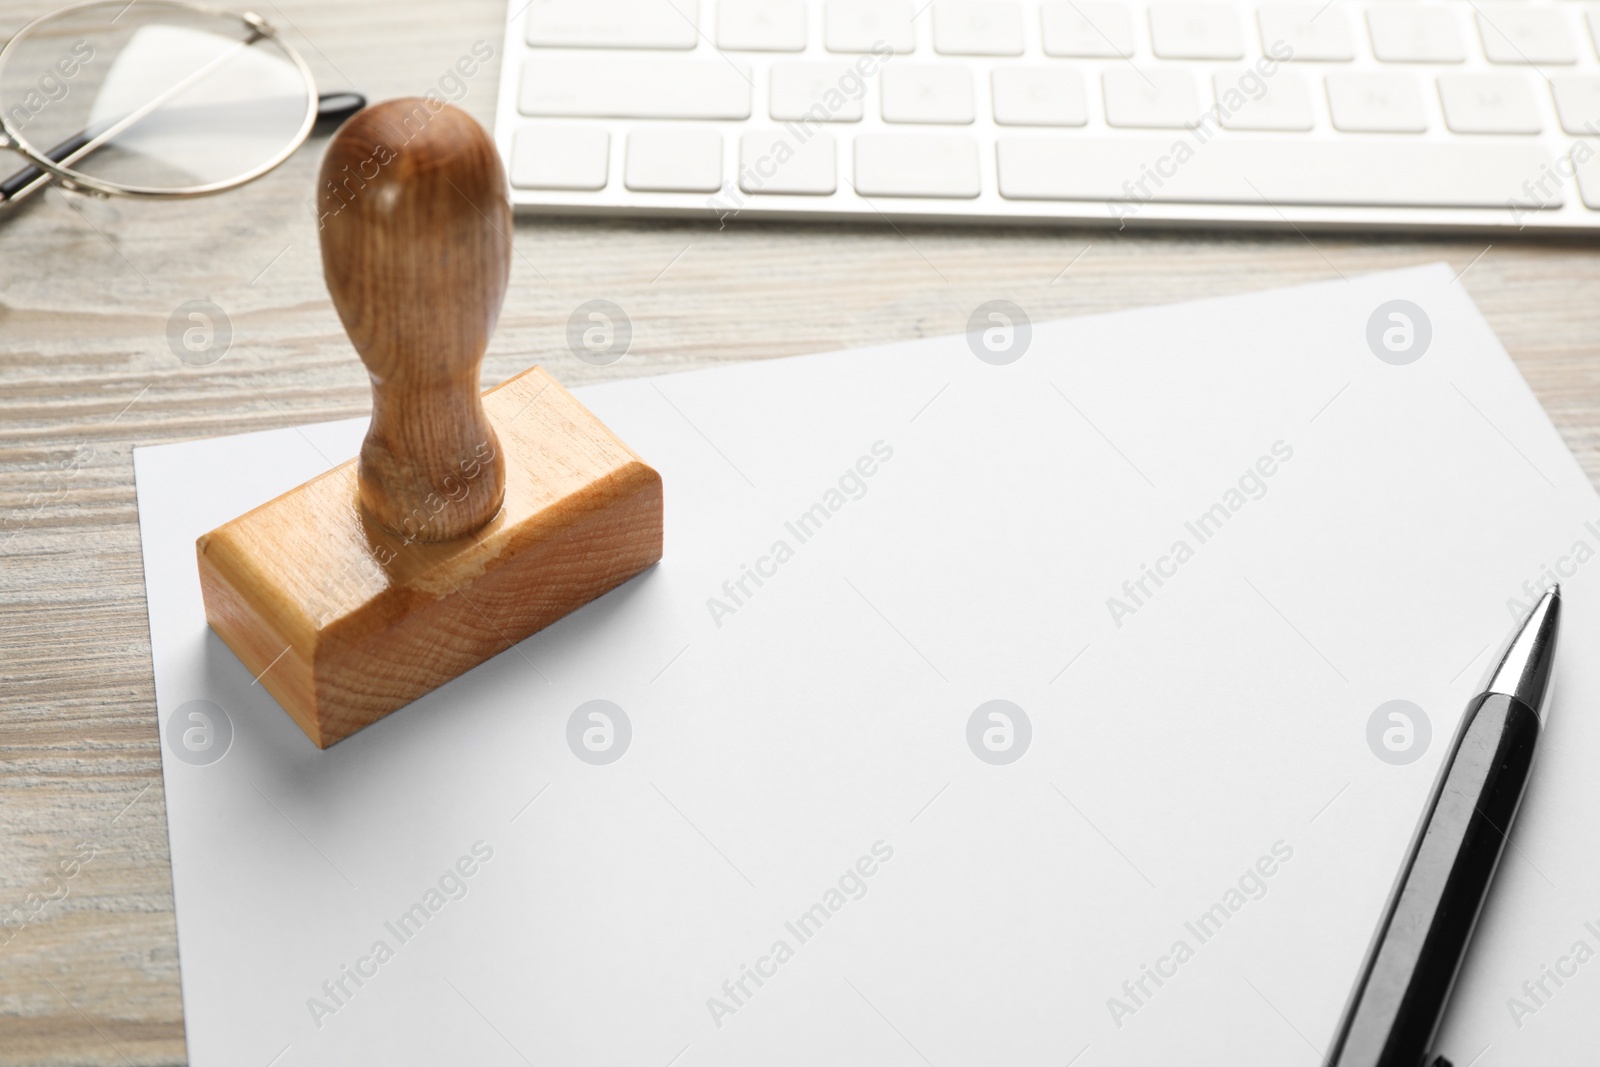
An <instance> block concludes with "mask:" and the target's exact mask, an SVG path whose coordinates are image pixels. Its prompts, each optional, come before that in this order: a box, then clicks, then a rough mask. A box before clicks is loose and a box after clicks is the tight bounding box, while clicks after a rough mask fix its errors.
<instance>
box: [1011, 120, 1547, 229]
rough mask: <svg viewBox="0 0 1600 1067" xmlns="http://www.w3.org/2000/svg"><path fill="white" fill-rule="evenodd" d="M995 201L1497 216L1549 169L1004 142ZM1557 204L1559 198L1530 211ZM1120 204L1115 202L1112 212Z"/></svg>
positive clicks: (1517, 152) (1440, 147)
mask: <svg viewBox="0 0 1600 1067" xmlns="http://www.w3.org/2000/svg"><path fill="white" fill-rule="evenodd" d="M997 158H998V165H999V176H1000V195H1001V196H1004V197H1007V198H1010V199H1014V200H1115V201H1120V202H1121V206H1122V207H1125V208H1126V209H1127V210H1126V212H1124V213H1131V212H1132V211H1134V210H1137V206H1138V203H1139V202H1142V201H1146V200H1153V201H1156V202H1159V203H1204V204H1261V203H1263V198H1265V200H1266V201H1269V202H1270V203H1272V204H1273V205H1276V206H1279V207H1281V206H1283V205H1285V204H1326V205H1346V206H1371V207H1483V208H1504V207H1505V205H1506V202H1507V201H1508V200H1512V199H1516V200H1517V201H1518V202H1522V201H1524V200H1526V194H1525V193H1524V192H1523V189H1522V186H1523V183H1524V182H1526V181H1528V180H1530V179H1532V178H1537V177H1538V176H1539V174H1540V173H1541V168H1547V167H1549V166H1550V165H1551V163H1552V159H1551V156H1550V153H1549V152H1548V151H1546V150H1545V149H1543V148H1540V147H1539V146H1538V145H1536V144H1509V145H1507V144H1490V143H1488V142H1471V141H1448V142H1447V141H1424V140H1416V141H1409V140H1393V139H1385V140H1382V141H1379V140H1365V141H1362V140H1355V139H1349V140H1339V141H1311V140H1301V139H1283V140H1272V141H1262V140H1246V139H1243V138H1239V139H1234V140H1229V139H1227V138H1221V137H1219V138H1215V139H1213V140H1211V141H1208V142H1206V145H1205V148H1204V149H1203V150H1201V151H1198V152H1195V153H1193V155H1191V156H1188V157H1185V158H1184V159H1181V160H1180V159H1178V158H1177V157H1176V156H1174V155H1173V143H1172V141H1171V140H1170V139H1165V138H1155V137H1150V138H1135V137H1121V138H1116V139H1111V138H1105V139H1098V138H1084V137H1081V136H1077V137H1032V138H1028V139H1022V138H1011V137H1002V138H1001V139H1000V142H999V145H998V151H997ZM1539 206H1540V207H1544V208H1555V207H1559V206H1561V194H1560V192H1559V191H1556V192H1555V193H1554V194H1553V196H1552V198H1551V199H1550V200H1549V201H1547V202H1545V203H1543V204H1541V205H1539ZM1118 209H1119V205H1116V204H1113V205H1112V207H1111V210H1112V212H1113V214H1114V215H1115V214H1116V212H1117V211H1118Z"/></svg>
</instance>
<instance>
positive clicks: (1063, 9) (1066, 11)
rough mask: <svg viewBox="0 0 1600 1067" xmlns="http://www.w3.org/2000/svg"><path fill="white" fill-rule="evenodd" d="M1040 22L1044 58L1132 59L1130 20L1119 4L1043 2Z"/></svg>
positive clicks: (1068, 1)
mask: <svg viewBox="0 0 1600 1067" xmlns="http://www.w3.org/2000/svg"><path fill="white" fill-rule="evenodd" d="M1039 18H1040V20H1041V23H1042V25H1043V27H1044V54H1045V55H1047V56H1064V57H1067V58H1077V57H1092V56H1131V55H1133V19H1132V17H1131V16H1129V14H1128V9H1127V8H1125V7H1123V6H1122V5H1121V4H1106V3H1078V2H1076V0H1044V3H1042V4H1040V5H1039Z"/></svg>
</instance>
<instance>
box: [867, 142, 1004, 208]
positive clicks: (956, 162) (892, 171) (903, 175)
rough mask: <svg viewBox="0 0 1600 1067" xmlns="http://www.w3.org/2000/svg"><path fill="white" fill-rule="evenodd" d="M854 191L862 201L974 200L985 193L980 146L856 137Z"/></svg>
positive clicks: (964, 143) (963, 143) (970, 143)
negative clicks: (914, 198) (912, 198)
mask: <svg viewBox="0 0 1600 1067" xmlns="http://www.w3.org/2000/svg"><path fill="white" fill-rule="evenodd" d="M855 186H856V192H858V193H860V194H861V195H862V196H942V197H952V198H957V199H962V200H970V199H971V198H973V197H975V196H977V195H978V193H979V192H980V191H982V184H981V179H980V178H979V176H978V142H977V141H974V140H973V139H972V138H970V137H951V136H932V135H926V134H924V135H917V134H903V133H902V134H894V133H873V134H863V135H862V136H860V137H857V138H856V180H855Z"/></svg>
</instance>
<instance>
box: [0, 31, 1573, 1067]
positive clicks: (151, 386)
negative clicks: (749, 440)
mask: <svg viewBox="0 0 1600 1067" xmlns="http://www.w3.org/2000/svg"><path fill="white" fill-rule="evenodd" d="M44 9H45V5H42V4H37V3H20V2H15V0H0V34H7V33H9V32H11V31H12V30H13V29H15V28H16V27H18V26H20V25H21V24H22V23H23V22H24V21H26V20H27V19H29V18H31V17H33V16H35V15H37V14H39V13H40V12H41V11H42V10H44ZM261 10H262V12H263V13H264V14H266V15H267V16H268V17H269V18H270V19H272V20H274V21H275V22H277V23H278V24H279V25H281V26H288V27H291V29H290V30H289V33H288V35H289V37H290V38H291V39H292V40H293V41H295V43H296V44H297V45H299V46H300V47H301V48H302V50H303V51H304V53H305V55H306V57H307V59H308V60H309V62H310V63H311V65H312V67H313V68H314V69H315V70H316V73H317V77H318V79H319V83H320V84H321V85H322V87H323V88H325V89H335V88H343V87H346V86H354V87H356V88H359V89H361V90H362V91H364V92H366V93H367V94H368V95H369V96H370V97H372V98H373V99H382V98H386V97H391V96H402V95H412V94H420V93H422V92H425V91H426V90H428V89H430V88H434V87H436V86H437V85H438V84H439V79H440V77H441V76H442V75H443V74H444V72H445V71H446V69H447V68H449V67H450V66H451V65H452V64H453V63H454V62H455V60H456V59H457V57H459V56H461V55H463V54H465V53H467V52H468V50H469V49H470V48H471V47H472V45H473V43H474V42H476V41H479V40H482V41H486V42H488V43H489V44H490V45H492V46H493V47H494V49H495V52H496V55H497V57H498V53H499V50H500V41H501V21H502V19H503V17H504V14H505V5H504V2H503V0H452V3H450V4H449V5H448V6H447V5H444V4H439V3H424V2H421V0H384V2H382V3H378V2H375V0H359V2H349V0H344V2H339V3H328V2H321V3H317V2H312V0H284V2H283V6H282V7H281V8H279V7H278V6H276V5H275V4H273V3H271V2H270V0H269V2H268V3H267V4H266V5H265V6H264V7H262V8H261ZM498 74H499V63H498V58H497V59H496V61H495V62H492V63H490V64H488V65H487V66H485V68H484V69H483V70H482V72H481V73H480V74H478V76H477V77H475V78H474V79H472V80H471V82H470V83H469V86H468V91H467V95H466V96H465V97H464V98H463V99H462V100H461V101H460V103H461V106H463V107H465V108H466V109H467V110H468V111H470V112H472V113H473V114H474V115H476V116H477V117H478V118H479V119H480V120H481V121H483V122H484V123H485V124H486V125H487V124H490V123H491V121H492V118H493V111H494V97H495V89H496V79H497V78H498ZM322 147H323V142H320V141H318V142H313V143H312V144H311V145H308V146H307V147H306V148H304V149H302V150H301V151H300V152H299V153H298V155H297V156H296V157H295V158H294V159H293V160H291V161H290V162H289V163H288V164H286V165H285V166H283V167H282V168H281V169H279V170H278V171H276V172H275V173H273V174H271V175H269V176H268V177H266V178H265V179H263V180H261V181H259V182H257V183H256V184H255V185H253V186H250V187H248V188H246V189H244V190H241V191H237V192H233V193H230V194H227V195H225V196H221V197H217V198H213V199H210V200H203V201H196V202H191V203H181V204H153V203H135V202H126V201H115V202H88V203H84V202H81V201H77V202H69V201H68V200H67V199H65V198H64V197H63V196H62V195H61V194H58V193H51V194H49V196H48V198H47V200H46V201H45V202H43V203H38V204H35V205H33V206H31V207H30V208H28V209H26V210H24V211H22V212H20V213H19V215H18V216H17V217H14V218H12V219H11V220H9V221H8V222H6V223H4V224H0V761H3V769H4V770H3V776H0V917H3V914H5V913H9V912H10V910H11V909H12V908H14V907H15V908H22V909H24V910H25V911H26V910H27V905H26V902H27V900H28V897H29V894H34V893H40V894H43V893H47V892H51V891H53V892H55V893H57V894H59V893H60V892H61V891H62V890H61V889H60V888H57V886H59V885H64V886H65V892H66V894H67V895H66V896H65V897H64V898H62V899H59V900H54V901H51V902H48V903H46V904H44V905H43V907H42V909H41V910H40V911H39V912H38V914H37V915H36V916H34V918H33V921H31V922H29V923H28V924H26V925H25V926H24V927H23V928H22V929H21V930H20V931H19V932H17V933H16V934H15V935H14V937H13V938H12V939H11V940H10V941H9V943H6V944H3V945H0V1064H7V1065H9V1064H46V1063H48V1064H91V1063H92V1064H173V1063H181V1062H184V1060H185V1054H184V1039H183V1006H182V1001H181V998H180V994H179V986H178V951H177V942H176V938H175V928H174V923H173V900H172V883H171V878H170V873H169V865H168V856H167V833H166V812H165V807H164V804H163V797H162V791H161V786H160V775H161V754H160V750H159V737H158V733H157V724H156V714H155V694H154V691H153V688H152V682H151V668H150V641H149V633H148V629H147V625H146V616H145V597H144V576H143V572H142V568H141V565H140V556H139V526H138V515H137V512H136V509H135V505H134V485H133V462H132V450H133V446H134V445H136V444H150V443H154V442H159V441H177V440H184V439H188V438H196V437H210V436H215V435H219V434H232V433H240V432H242V431H246V430H260V429H268V428H272V427H281V426H287V425H290V424H293V423H304V422H313V421H317V420H322V419H334V418H342V417H347V416H352V415H360V414H364V413H365V412H366V411H367V405H368V392H367V382H366V377H365V374H364V372H363V369H362V367H361V364H360V363H359V362H358V361H357V359H356V358H355V355H354V353H353V352H352V351H351V349H350V347H349V345H348V344H347V343H346V341H345V337H344V333H343V331H342V329H341V328H340V325H339V322H338V320H337V318H336V317H335V315H334V312H333V308H332V305H331V304H330V302H329V299H328V294H327V291H326V289H325V288H324V286H323V282H322V272H321V265H320V261H319V258H318V249H317V234H316V227H315V222H314V219H313V216H312V212H311V208H310V206H309V201H310V198H311V195H312V186H313V177H314V174H315V168H316V166H317V163H318V161H319V159H320V156H321V152H322ZM515 242H516V255H515V257H514V258H513V261H512V283H511V292H510V295H509V297H508V299H507V301H506V306H505V312H504V315H503V316H502V318H501V322H500V331H499V333H498V335H497V336H496V337H495V339H494V343H493V345H492V346H491V348H490V351H489V355H488V358H487V360H486V361H485V366H484V379H485V384H486V385H488V384H492V383H494V382H498V381H500V380H501V379H503V378H505V377H507V376H509V375H510V374H512V373H513V372H515V371H518V370H521V369H523V368H524V367H526V366H527V365H529V364H531V363H542V364H543V365H544V366H546V367H547V368H549V369H550V370H551V371H552V372H553V373H554V374H555V375H556V376H557V377H558V378H560V379H561V380H562V381H563V382H565V383H566V384H568V385H576V384H582V383H585V382H593V381H598V380H601V379H605V378H612V377H626V376H631V375H638V374H654V373H662V372H668V371H675V370H681V369H684V368H689V367H704V366H710V365H712V364H717V363H727V362H733V361H736V360H746V359H764V358H768V357H772V356H786V355H793V354H797V353H802V352H812V351H825V350H829V349H836V348H843V347H849V346H858V345H865V344H873V343H877V342H883V341H892V340H902V339H906V338H913V337H923V336H933V335H938V334H947V333H955V332H960V331H961V330H963V329H965V328H966V323H967V318H968V316H969V314H970V313H971V312H972V310H973V308H974V307H976V306H977V305H978V304H979V303H981V302H983V301H985V300H988V299H991V298H994V297H1006V298H1008V299H1010V300H1013V301H1015V302H1016V303H1018V304H1019V305H1021V306H1022V307H1023V308H1024V309H1026V311H1027V313H1028V314H1029V316H1030V317H1031V318H1032V319H1033V320H1034V321H1040V320H1044V319H1049V318H1058V317H1065V316H1072V315H1082V314H1086V313H1090V312H1099V311H1106V310H1111V309H1115V308H1126V307H1137V306H1140V305H1147V304H1158V303H1167V302H1171V301H1178V300H1188V299H1193V298H1197V297H1205V296H1216V295H1221V294H1224V293H1237V292H1246V291H1249V290H1254V289H1264V288H1270V287H1273V286H1279V285H1287V284H1292V283H1296V282H1307V281H1314V280H1318V279H1326V278H1337V277H1339V276H1340V275H1346V276H1348V275H1354V274H1356V273H1358V272H1362V271H1372V270H1382V269H1388V268H1393V267H1401V266H1406V265H1410V264H1417V263H1425V262H1430V261H1434V260H1445V261H1447V262H1449V263H1450V265H1451V266H1452V267H1453V268H1454V269H1455V270H1457V271H1460V272H1462V274H1461V279H1460V280H1461V284H1463V285H1465V286H1466V288H1467V289H1468V290H1469V291H1470V292H1471V294H1472V296H1473V298H1474V299H1475V300H1476V301H1477V303H1478V306H1479V307H1480V308H1482V309H1483V312H1484V314H1485V315H1486V316H1487V317H1488V319H1489V321H1490V323H1491V324H1492V325H1493V327H1494V329H1495V330H1496V332H1497V333H1498V334H1499V336H1500V338H1501V339H1502V340H1503V341H1504V342H1505V344H1506V346H1507V347H1508V348H1509V349H1510V350H1511V353H1512V355H1513V356H1515V357H1516V360H1517V363H1518V364H1519V366H1520V367H1521V369H1522V372H1523V374H1524V375H1525V376H1526V377H1527V378H1528V380H1529V381H1530V382H1531V383H1532V385H1533V388H1534V391H1535V392H1536V393H1538V395H1539V399H1540V400H1541V401H1542V402H1543V403H1544V406H1545V408H1546V410H1548V411H1549V412H1550V415H1551V417H1552V418H1553V419H1554V420H1555V423H1556V425H1557V426H1558V427H1559V428H1560V430H1561V432H1562V434H1563V436H1564V437H1565V438H1566V441H1567V443H1568V445H1569V446H1570V447H1571V448H1572V449H1573V451H1574V452H1576V453H1577V455H1578V457H1579V459H1580V460H1581V461H1582V462H1583V464H1584V466H1585V469H1587V470H1588V471H1589V472H1590V475H1591V477H1593V476H1595V475H1596V474H1600V252H1597V251H1595V250H1594V249H1592V248H1590V247H1588V246H1587V245H1586V244H1584V243H1581V242H1568V243H1551V242H1538V243H1536V242H1531V241H1517V240H1509V239H1508V240H1505V241H1504V242H1503V243H1501V242H1497V243H1495V244H1494V245H1493V246H1492V247H1488V246H1487V242H1486V241H1485V240H1483V239H1473V238H1463V239H1459V240H1426V241H1423V240H1405V239H1391V238H1386V239H1383V240H1365V239H1360V238H1352V237H1327V236H1321V235H1312V237H1311V238H1310V239H1307V238H1306V237H1303V236H1299V235H1297V234H1295V233H1292V232H1291V233H1288V234H1284V235H1269V236H1246V235H1241V234H1221V233H1195V234H1187V233H1184V234H1179V233H1172V232H1167V233H1124V234H1118V233H1113V232H1110V231H1086V230H1052V231H1039V230H1027V231H1023V230H1010V229H1000V228H993V229H990V228H984V229H979V228H971V229H960V228H930V227H901V230H900V231H899V232H897V231H896V230H895V229H892V228H890V227H887V226H864V227H840V226H828V225H757V224H745V223H740V224H737V225H732V226H730V227H729V228H727V229H722V230H719V229H717V228H716V226H715V225H714V224H712V223H708V222H702V221H698V220H697V221H691V222H599V221H594V222H586V221H549V220H534V219H525V220H522V221H521V222H519V224H518V226H517V230H516V235H515ZM594 297H605V298H608V299H611V300H614V301H616V302H617V303H618V304H620V305H621V306H622V307H623V308H624V309H625V310H626V311H627V313H628V315H629V316H630V318H631V319H632V321H633V324H634V331H635V332H634V341H633V347H632V350H631V351H630V353H629V354H628V356H627V357H626V358H625V359H623V360H622V361H620V362H619V363H616V364H614V365H612V366H610V367H606V368H596V367H592V366H589V365H587V364H585V363H583V362H580V361H579V360H578V359H576V358H575V357H574V356H573V355H572V354H571V352H570V351H569V350H568V349H567V347H566V342H565V335H564V326H565V322H566V319H567V316H568V315H569V314H570V313H571V311H572V310H573V308H575V307H576V306H577V305H578V304H579V303H581V302H583V301H585V300H588V299H591V298H594ZM196 298H206V299H210V300H212V301H214V302H216V303H217V304H219V305H220V306H221V307H223V308H224V309H225V311H226V312H227V315H228V317H229V319H230V320H231V323H232V328H233V342H232V347H231V349H230V350H229V352H228V353H227V355H226V356H225V358H223V359H221V360H220V361H219V362H217V363H215V364H213V365H210V366H205V367H194V366H189V365H187V364H185V363H183V362H181V361H180V360H178V359H177V358H176V357H175V356H174V354H173V351H172V349H171V348H170V346H169V344H168V340H167V330H168V319H169V316H171V315H172V313H173V311H174V309H175V308H177V307H178V305H179V304H182V303H183V302H184V301H187V300H191V299H196ZM1240 328H1241V329H1249V324H1248V323H1241V324H1240ZM80 843H81V844H80ZM86 849H92V855H93V858H92V859H91V860H90V861H89V862H87V863H86V864H83V865H82V866H81V869H80V870H79V873H78V874H77V875H76V876H75V877H73V878H71V879H68V880H66V881H65V882H55V881H51V880H49V878H48V877H47V876H48V874H49V872H50V871H52V870H54V869H56V866H57V864H58V863H59V862H60V861H62V860H64V859H70V858H72V857H74V856H77V855H80V854H81V850H86ZM240 920H241V921H249V917H248V916H241V917H240ZM0 940H3V938H0ZM240 965H241V966H248V965H249V961H248V960H241V961H240ZM242 1067H249V1065H242ZM260 1067H265V1065H260Z"/></svg>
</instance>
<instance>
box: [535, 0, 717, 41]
mask: <svg viewBox="0 0 1600 1067" xmlns="http://www.w3.org/2000/svg"><path fill="white" fill-rule="evenodd" d="M698 18H699V4H698V3H697V2H696V0H533V2H532V3H531V4H529V5H528V25H527V39H528V43H529V44H530V45H533V46H534V47H536V48H537V47H541V46H542V47H555V48H693V47H694V46H695V45H696V44H698V43H699V40H700V35H699V32H698V31H697V30H696V26H697V24H698V23H697V19H698Z"/></svg>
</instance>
